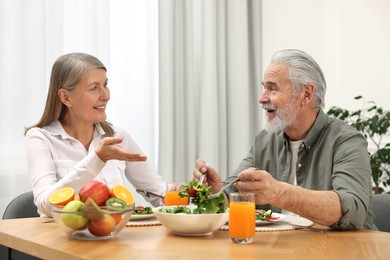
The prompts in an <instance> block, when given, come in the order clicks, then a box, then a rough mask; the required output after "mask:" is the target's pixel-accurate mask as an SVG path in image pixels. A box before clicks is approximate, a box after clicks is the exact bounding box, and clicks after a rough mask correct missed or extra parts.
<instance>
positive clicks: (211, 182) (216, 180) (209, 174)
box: [193, 159, 222, 193]
mask: <svg viewBox="0 0 390 260" xmlns="http://www.w3.org/2000/svg"><path fill="white" fill-rule="evenodd" d="M203 173H206V177H205V178H204V181H203V184H205V185H206V186H211V193H216V192H218V191H219V190H220V189H221V188H222V181H221V177H220V176H219V175H218V173H217V172H216V171H215V170H214V169H213V168H212V167H211V166H210V165H208V164H207V163H205V161H203V160H200V159H198V160H196V168H195V169H194V171H193V175H194V181H198V180H199V178H200V176H201V175H202V174H203Z"/></svg>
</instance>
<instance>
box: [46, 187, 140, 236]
mask: <svg viewBox="0 0 390 260" xmlns="http://www.w3.org/2000/svg"><path fill="white" fill-rule="evenodd" d="M49 201H50V203H51V211H52V215H53V218H54V220H55V222H56V223H57V225H58V226H59V227H60V228H61V229H62V230H63V231H64V232H65V233H66V234H67V235H68V237H69V238H71V239H78V240H102V239H110V238H113V237H114V236H115V235H116V234H118V233H119V232H120V231H121V230H122V229H123V228H124V227H125V226H126V224H127V222H128V221H129V220H130V218H131V215H132V213H133V211H134V197H132V194H131V192H130V191H129V190H128V189H127V188H126V187H125V186H122V185H116V186H114V187H113V188H111V189H110V188H109V187H108V186H107V185H106V184H105V183H102V182H100V181H95V180H93V181H90V182H88V183H86V184H85V185H84V186H83V187H82V188H81V189H80V191H79V193H78V194H75V193H74V190H73V188H70V187H66V188H62V189H59V190H57V191H55V192H53V193H52V194H51V196H50V198H49Z"/></svg>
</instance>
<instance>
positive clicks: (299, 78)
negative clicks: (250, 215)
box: [194, 50, 376, 230]
mask: <svg viewBox="0 0 390 260" xmlns="http://www.w3.org/2000/svg"><path fill="white" fill-rule="evenodd" d="M262 86H263V92H262V95H261V96H260V99H259V103H260V104H261V105H262V107H263V109H264V110H265V114H266V118H267V127H266V129H265V130H262V131H261V132H260V133H259V134H258V135H257V136H256V137H255V140H254V143H253V145H252V147H251V149H250V151H249V153H248V155H247V157H246V158H245V159H244V160H243V161H242V162H241V163H240V164H239V166H238V168H237V169H236V171H235V173H234V174H233V176H230V177H229V178H227V180H226V181H227V182H228V181H230V180H232V179H233V178H235V177H237V176H238V177H239V179H240V181H239V182H237V183H236V184H235V185H234V186H231V188H230V189H229V190H227V191H226V193H227V194H228V193H230V192H236V191H237V189H238V190H239V191H242V192H254V193H255V194H256V204H257V207H258V208H263V209H272V210H273V211H274V212H282V213H285V214H291V213H293V214H297V215H299V216H302V217H305V218H308V219H310V220H312V221H314V222H316V223H319V224H323V225H326V226H329V227H331V228H333V229H341V230H345V229H376V227H375V225H374V224H373V215H372V213H371V196H372V195H371V194H372V193H371V168H370V162H369V155H368V152H367V141H366V139H365V138H364V137H363V136H362V135H361V134H360V133H359V132H358V131H356V130H355V129H353V128H351V127H350V126H348V125H347V124H346V123H344V122H341V121H339V120H335V119H333V118H330V117H328V116H327V115H326V114H325V113H324V111H323V108H324V97H325V91H326V82H325V79H324V75H323V73H322V70H321V68H320V67H319V66H318V64H317V63H316V61H315V60H314V59H313V58H312V57H311V56H310V55H308V54H306V53H305V52H303V51H299V50H282V51H279V52H277V53H275V54H274V56H273V57H272V60H271V63H270V65H269V66H268V68H267V69H266V71H265V73H264V79H263V81H262ZM196 163H197V166H196V169H195V170H194V178H195V179H198V178H199V176H200V175H201V173H206V172H207V175H206V179H205V184H207V185H211V186H212V192H216V191H218V190H219V189H220V188H221V187H222V185H223V182H222V181H221V178H220V176H219V175H218V173H217V172H216V171H215V170H214V169H213V168H212V167H211V166H209V165H208V164H205V163H204V161H203V160H197V162H196ZM248 180H250V181H248Z"/></svg>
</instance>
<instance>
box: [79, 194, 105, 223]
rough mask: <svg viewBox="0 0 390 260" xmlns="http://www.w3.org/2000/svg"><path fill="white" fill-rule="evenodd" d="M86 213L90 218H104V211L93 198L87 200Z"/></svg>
mask: <svg viewBox="0 0 390 260" xmlns="http://www.w3.org/2000/svg"><path fill="white" fill-rule="evenodd" d="M84 213H85V215H86V216H87V218H89V219H90V220H93V221H94V220H99V219H101V218H103V216H104V211H103V210H102V209H101V208H100V207H99V206H98V205H97V204H96V202H95V201H94V200H93V199H92V198H88V199H87V200H86V201H85V205H84Z"/></svg>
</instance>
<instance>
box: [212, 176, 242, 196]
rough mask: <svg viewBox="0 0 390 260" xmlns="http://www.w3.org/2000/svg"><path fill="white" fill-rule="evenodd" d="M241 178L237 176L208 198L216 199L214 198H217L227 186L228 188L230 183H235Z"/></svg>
mask: <svg viewBox="0 0 390 260" xmlns="http://www.w3.org/2000/svg"><path fill="white" fill-rule="evenodd" d="M239 180H240V179H239V178H235V179H234V180H233V181H231V182H229V183H228V184H226V185H225V186H223V187H222V188H221V189H220V190H219V191H218V192H217V193H214V194H211V195H210V196H209V197H208V198H209V199H214V198H217V197H219V195H221V192H222V191H223V190H225V189H226V188H228V187H229V186H230V185H232V184H233V183H235V182H237V181H239Z"/></svg>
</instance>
